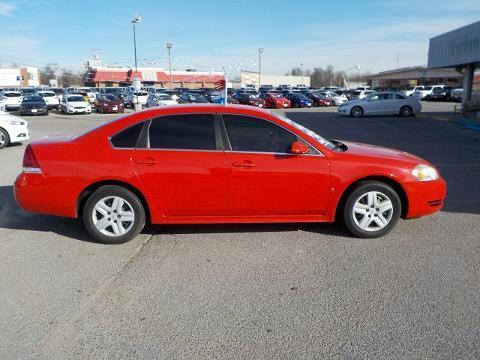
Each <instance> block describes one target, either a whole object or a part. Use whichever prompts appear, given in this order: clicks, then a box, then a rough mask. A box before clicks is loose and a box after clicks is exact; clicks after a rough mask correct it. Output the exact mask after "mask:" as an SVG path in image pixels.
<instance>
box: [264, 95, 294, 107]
mask: <svg viewBox="0 0 480 360" xmlns="http://www.w3.org/2000/svg"><path fill="white" fill-rule="evenodd" d="M262 98H263V100H265V107H266V108H271V109H272V108H273V109H284V108H289V107H290V100H288V99H287V98H285V97H283V96H282V95H281V94H279V93H266V94H265V95H263V96H262Z"/></svg>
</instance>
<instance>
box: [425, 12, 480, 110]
mask: <svg viewBox="0 0 480 360" xmlns="http://www.w3.org/2000/svg"><path fill="white" fill-rule="evenodd" d="M479 67H480V21H477V22H475V23H473V24H470V25H467V26H464V27H461V28H459V29H456V30H452V31H449V32H447V33H445V34H442V35H438V36H435V37H433V38H431V39H430V44H429V48H428V68H429V69H438V68H451V69H456V70H457V71H460V72H462V73H463V97H462V100H463V103H462V105H463V106H462V108H463V112H464V114H466V115H472V116H475V117H477V118H480V93H479V92H478V91H480V86H479V84H478V80H480V79H479V76H478V74H477V76H476V75H475V71H476V69H478V68H479ZM474 90H475V91H477V92H476V93H474Z"/></svg>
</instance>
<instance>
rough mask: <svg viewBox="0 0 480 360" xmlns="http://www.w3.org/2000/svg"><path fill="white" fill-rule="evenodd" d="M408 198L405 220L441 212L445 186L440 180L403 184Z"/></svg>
mask: <svg viewBox="0 0 480 360" xmlns="http://www.w3.org/2000/svg"><path fill="white" fill-rule="evenodd" d="M404 189H405V191H406V193H407V197H408V212H407V214H406V218H416V217H421V216H425V215H430V214H433V213H436V212H437V211H439V210H441V209H442V207H443V204H444V202H445V197H446V195H447V184H446V182H445V180H443V179H442V178H440V179H438V180H435V181H415V182H409V183H407V184H404Z"/></svg>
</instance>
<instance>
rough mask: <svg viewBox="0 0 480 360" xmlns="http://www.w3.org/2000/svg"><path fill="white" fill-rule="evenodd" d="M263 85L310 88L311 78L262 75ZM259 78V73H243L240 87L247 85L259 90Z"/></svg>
mask: <svg viewBox="0 0 480 360" xmlns="http://www.w3.org/2000/svg"><path fill="white" fill-rule="evenodd" d="M261 75H262V76H261V85H272V86H273V87H277V86H280V85H290V86H297V85H302V80H303V85H305V86H310V76H303V79H302V76H291V75H268V74H261ZM258 80H259V76H258V73H257V72H242V73H240V85H241V86H242V87H245V86H246V85H254V86H255V87H257V88H258Z"/></svg>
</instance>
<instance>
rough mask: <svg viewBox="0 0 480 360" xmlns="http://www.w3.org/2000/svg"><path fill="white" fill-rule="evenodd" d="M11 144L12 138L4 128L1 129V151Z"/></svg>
mask: <svg viewBox="0 0 480 360" xmlns="http://www.w3.org/2000/svg"><path fill="white" fill-rule="evenodd" d="M9 143H10V136H9V135H8V132H7V131H6V130H4V129H2V128H0V149H3V148H4V147H5V146H7V145H8V144H9Z"/></svg>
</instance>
